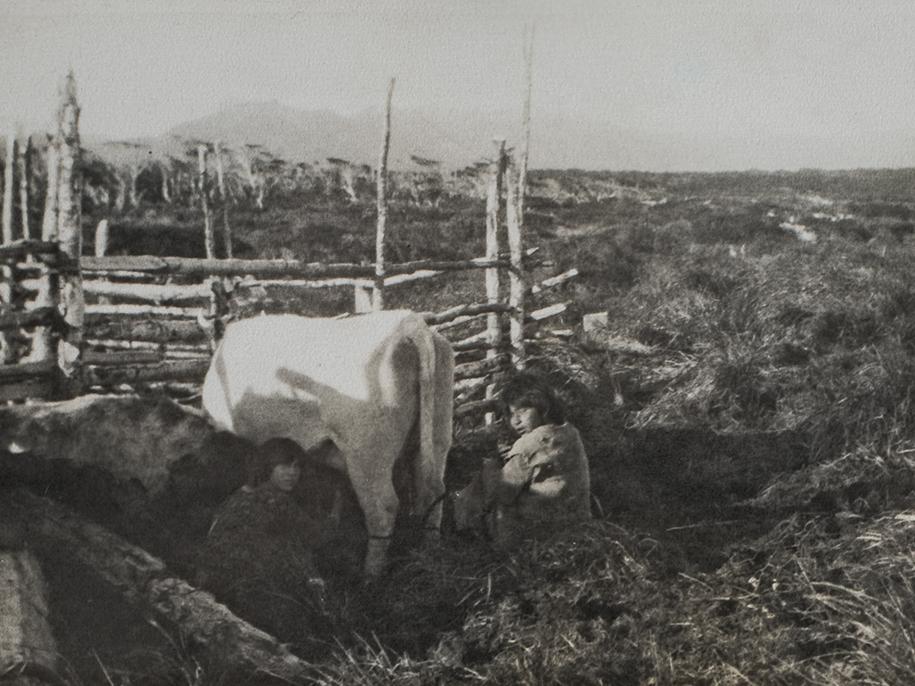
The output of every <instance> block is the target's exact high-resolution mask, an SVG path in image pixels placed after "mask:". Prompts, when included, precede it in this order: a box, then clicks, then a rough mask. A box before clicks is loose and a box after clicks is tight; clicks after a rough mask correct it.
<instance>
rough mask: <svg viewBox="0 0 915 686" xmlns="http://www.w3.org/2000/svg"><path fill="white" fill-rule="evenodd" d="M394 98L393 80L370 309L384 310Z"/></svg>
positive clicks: (379, 185)
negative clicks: (392, 100)
mask: <svg viewBox="0 0 915 686" xmlns="http://www.w3.org/2000/svg"><path fill="white" fill-rule="evenodd" d="M393 97H394V79H391V82H390V84H388V97H387V100H386V103H385V108H384V140H383V142H382V144H381V158H380V160H379V162H378V179H377V207H378V224H377V227H376V229H375V287H374V288H373V289H372V309H374V310H383V309H384V238H385V229H386V224H387V221H388V196H387V192H388V149H389V148H390V147H391V98H393Z"/></svg>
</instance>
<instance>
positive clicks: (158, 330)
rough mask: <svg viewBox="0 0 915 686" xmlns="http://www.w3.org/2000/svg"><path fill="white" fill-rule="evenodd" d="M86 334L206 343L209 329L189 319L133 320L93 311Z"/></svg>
mask: <svg viewBox="0 0 915 686" xmlns="http://www.w3.org/2000/svg"><path fill="white" fill-rule="evenodd" d="M86 335H87V336H91V337H92V338H96V339H98V338H104V339H122V340H129V341H145V342H149V343H179V342H180V343H194V342H199V343H205V342H206V341H207V335H206V333H205V332H204V331H203V330H202V329H201V328H200V326H199V325H198V324H197V322H196V321H189V320H187V319H144V320H139V321H138V320H131V319H126V318H123V317H110V316H107V315H97V314H90V315H89V316H88V317H87V318H86Z"/></svg>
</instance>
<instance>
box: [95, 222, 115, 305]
mask: <svg viewBox="0 0 915 686" xmlns="http://www.w3.org/2000/svg"><path fill="white" fill-rule="evenodd" d="M108 234H109V230H108V220H107V219H102V220H101V221H99V223H98V224H97V225H96V227H95V256H96V257H104V256H105V255H107V254H108ZM101 281H103V282H104V281H107V279H101ZM98 303H99V305H108V304H110V303H111V298H109V297H108V296H106V295H100V296H98Z"/></svg>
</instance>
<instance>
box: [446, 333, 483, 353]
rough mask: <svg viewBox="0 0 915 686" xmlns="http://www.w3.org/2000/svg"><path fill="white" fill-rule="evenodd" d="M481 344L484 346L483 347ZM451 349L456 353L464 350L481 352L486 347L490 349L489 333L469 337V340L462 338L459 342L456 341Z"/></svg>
mask: <svg viewBox="0 0 915 686" xmlns="http://www.w3.org/2000/svg"><path fill="white" fill-rule="evenodd" d="M480 343H482V344H483V345H482V346H481V345H480ZM451 347H452V349H453V350H454V351H455V352H461V351H464V350H479V349H481V348H484V347H485V348H488V347H489V340H488V336H487V333H486V332H485V331H481V332H480V333H476V334H474V335H473V336H468V337H467V338H462V339H461V340H459V341H454V342H453V343H452V344H451Z"/></svg>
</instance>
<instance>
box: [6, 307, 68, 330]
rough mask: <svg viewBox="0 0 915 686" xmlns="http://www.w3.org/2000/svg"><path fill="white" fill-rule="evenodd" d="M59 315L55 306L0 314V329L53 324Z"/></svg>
mask: <svg viewBox="0 0 915 686" xmlns="http://www.w3.org/2000/svg"><path fill="white" fill-rule="evenodd" d="M58 317H59V313H58V311H57V308H55V307H36V308H35V309H34V310H26V311H25V312H7V313H6V314H0V331H3V330H8V329H27V328H29V327H32V326H42V325H43V326H53V325H54V323H55V322H56V321H57V319H58Z"/></svg>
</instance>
